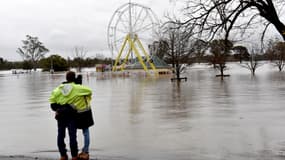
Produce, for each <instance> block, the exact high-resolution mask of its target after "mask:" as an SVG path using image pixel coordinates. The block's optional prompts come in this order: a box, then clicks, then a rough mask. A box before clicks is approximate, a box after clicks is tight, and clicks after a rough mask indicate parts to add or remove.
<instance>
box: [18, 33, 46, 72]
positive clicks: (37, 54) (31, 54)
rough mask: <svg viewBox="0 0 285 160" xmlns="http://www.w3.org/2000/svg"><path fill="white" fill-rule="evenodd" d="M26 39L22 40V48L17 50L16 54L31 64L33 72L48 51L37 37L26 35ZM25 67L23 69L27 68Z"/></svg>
mask: <svg viewBox="0 0 285 160" xmlns="http://www.w3.org/2000/svg"><path fill="white" fill-rule="evenodd" d="M26 38H27V39H26V40H22V42H23V46H22V47H21V48H18V49H17V52H18V53H19V54H20V55H21V56H22V57H23V59H24V61H29V62H31V63H32V65H33V69H34V70H35V69H36V67H37V63H38V61H39V60H40V59H41V58H43V57H44V55H45V54H46V53H47V52H48V51H49V50H48V49H47V48H46V47H45V46H44V45H43V43H42V42H40V41H39V40H38V37H32V36H30V35H27V36H26ZM26 63H27V62H26ZM26 65H28V64H26ZM26 65H25V67H28V66H26Z"/></svg>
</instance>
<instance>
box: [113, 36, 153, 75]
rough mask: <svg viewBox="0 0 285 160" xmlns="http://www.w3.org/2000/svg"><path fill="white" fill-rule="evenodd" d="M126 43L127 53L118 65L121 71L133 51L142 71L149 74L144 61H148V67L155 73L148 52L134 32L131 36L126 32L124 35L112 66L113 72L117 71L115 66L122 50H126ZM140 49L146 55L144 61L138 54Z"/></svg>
mask: <svg viewBox="0 0 285 160" xmlns="http://www.w3.org/2000/svg"><path fill="white" fill-rule="evenodd" d="M127 44H128V45H129V49H128V51H127V54H126V57H125V58H124V61H123V63H122V64H121V65H120V69H121V71H123V70H124V69H125V65H126V63H127V61H128V59H129V56H130V53H131V52H133V53H134V54H135V55H136V57H137V58H138V60H139V62H140V64H141V65H142V67H143V69H144V71H145V72H146V73H147V74H150V73H149V69H148V67H147V65H146V63H145V62H148V63H149V65H150V67H151V69H152V70H153V71H154V73H155V74H157V71H156V67H155V65H154V64H153V61H152V60H151V58H150V57H149V54H148V53H147V52H146V51H145V49H144V47H143V45H142V43H141V41H140V40H139V38H138V35H137V34H134V35H133V38H132V35H131V34H130V33H129V34H127V36H126V37H125V40H124V43H123V45H122V47H121V49H120V51H119V54H118V56H117V58H116V60H115V64H114V66H113V68H112V71H113V72H115V71H117V69H118V66H117V65H118V62H119V61H120V59H121V56H122V54H123V52H124V51H125V50H126V49H125V48H126V46H127ZM137 46H138V47H137ZM140 51H141V52H142V53H143V54H144V56H145V57H146V61H144V60H143V58H142V56H141V54H140V53H141V52H140Z"/></svg>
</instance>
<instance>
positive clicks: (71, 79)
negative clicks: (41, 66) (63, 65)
mask: <svg viewBox="0 0 285 160" xmlns="http://www.w3.org/2000/svg"><path fill="white" fill-rule="evenodd" d="M75 79H76V78H75V72H72V71H68V72H67V73H66V81H67V82H68V83H70V82H75Z"/></svg>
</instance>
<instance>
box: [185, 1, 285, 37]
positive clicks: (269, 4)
mask: <svg viewBox="0 0 285 160" xmlns="http://www.w3.org/2000/svg"><path fill="white" fill-rule="evenodd" d="M186 2H187V7H185V9H184V11H185V13H186V15H187V16H188V17H187V20H186V21H185V22H184V23H183V24H184V25H186V26H190V27H192V26H193V25H194V26H195V29H196V31H197V32H198V33H200V34H203V33H205V34H206V35H207V36H209V37H212V38H213V37H215V36H216V35H218V34H220V33H222V34H223V36H225V39H228V37H229V35H230V32H232V31H234V30H238V32H236V33H245V31H246V30H247V29H249V27H250V26H251V25H254V24H257V25H259V26H260V24H265V25H264V30H263V32H262V33H263V36H264V33H265V32H266V30H267V28H268V26H269V25H270V24H272V25H273V26H274V27H275V29H276V30H277V31H278V32H279V34H280V35H281V36H282V37H283V40H285V25H284V23H282V22H281V20H280V15H279V14H280V13H281V10H282V8H284V5H285V1H283V0H187V1H186ZM259 26H258V27H259ZM258 27H255V28H258ZM263 36H262V39H263Z"/></svg>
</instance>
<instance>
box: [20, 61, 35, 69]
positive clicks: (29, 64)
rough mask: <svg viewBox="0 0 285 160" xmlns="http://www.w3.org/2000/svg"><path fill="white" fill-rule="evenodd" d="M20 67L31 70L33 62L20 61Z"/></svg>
mask: <svg viewBox="0 0 285 160" xmlns="http://www.w3.org/2000/svg"><path fill="white" fill-rule="evenodd" d="M22 68H23V69H27V70H31V69H33V63H32V62H31V61H28V60H26V61H24V62H23V63H22Z"/></svg>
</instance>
